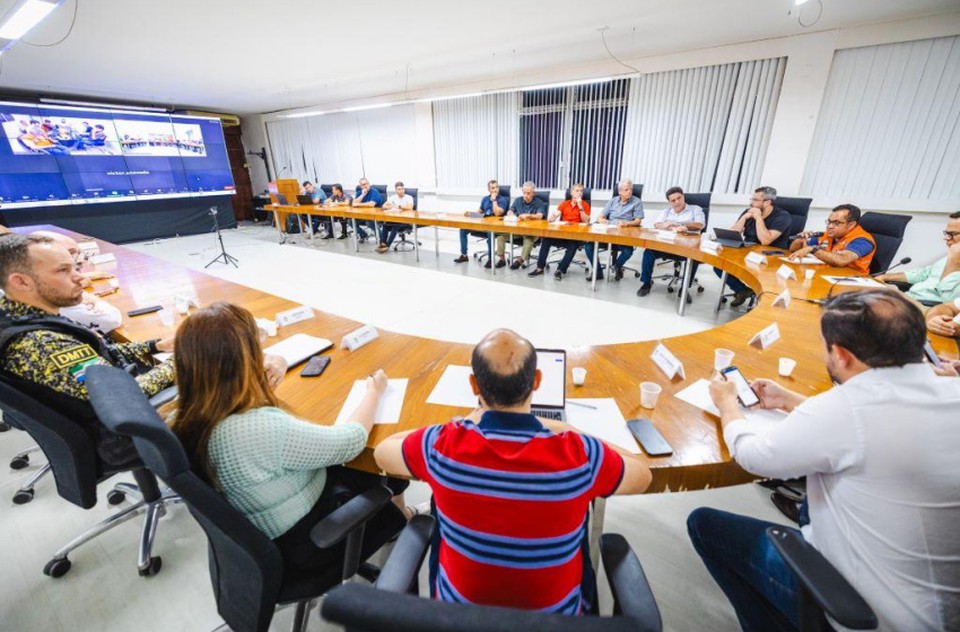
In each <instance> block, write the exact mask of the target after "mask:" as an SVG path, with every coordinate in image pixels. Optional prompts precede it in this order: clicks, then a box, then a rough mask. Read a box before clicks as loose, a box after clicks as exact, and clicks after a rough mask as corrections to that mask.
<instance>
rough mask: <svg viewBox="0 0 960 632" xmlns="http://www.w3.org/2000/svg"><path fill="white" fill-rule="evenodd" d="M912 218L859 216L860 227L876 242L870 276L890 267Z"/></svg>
mask: <svg viewBox="0 0 960 632" xmlns="http://www.w3.org/2000/svg"><path fill="white" fill-rule="evenodd" d="M912 219H913V217H912V216H910V215H898V214H896V213H876V212H867V213H864V214H863V215H861V216H860V226H861V227H862V228H863V230H865V231H867V232H868V233H870V234H871V235H872V236H873V240H874V241H875V242H877V252H876V253H874V255H873V260H872V261H871V262H870V274H876V273H877V272H882V271H884V270H886V269H887V268H889V267H890V265H891V264H892V263H893V258H894V257H896V256H897V251H898V250H900V244H902V243H903V235H904V233H905V232H906V231H907V224H909V223H910V220H912Z"/></svg>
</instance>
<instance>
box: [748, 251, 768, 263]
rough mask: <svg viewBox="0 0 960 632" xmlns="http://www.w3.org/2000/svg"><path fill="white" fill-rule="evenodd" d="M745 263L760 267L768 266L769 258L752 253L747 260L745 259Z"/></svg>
mask: <svg viewBox="0 0 960 632" xmlns="http://www.w3.org/2000/svg"><path fill="white" fill-rule="evenodd" d="M744 261H746V262H747V263H753V264H755V265H758V266H765V265H767V258H766V257H764V256H763V255H762V254H760V253H759V252H751V253H749V254H748V255H747V257H746V259H744Z"/></svg>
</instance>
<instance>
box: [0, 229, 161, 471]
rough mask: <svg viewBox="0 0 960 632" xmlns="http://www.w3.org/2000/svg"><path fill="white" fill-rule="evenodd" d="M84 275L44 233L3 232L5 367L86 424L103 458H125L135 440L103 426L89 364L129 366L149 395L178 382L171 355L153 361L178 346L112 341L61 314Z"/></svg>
mask: <svg viewBox="0 0 960 632" xmlns="http://www.w3.org/2000/svg"><path fill="white" fill-rule="evenodd" d="M82 280H83V277H82V275H81V274H80V273H79V272H77V269H76V265H75V262H74V259H73V257H72V256H71V255H70V253H69V252H68V251H67V249H66V248H64V247H63V246H62V245H60V244H57V243H55V242H54V241H53V240H51V239H49V238H45V237H36V236H23V235H16V234H11V235H4V236H2V237H0V288H2V289H3V291H4V293H5V296H4V297H3V298H0V371H2V372H3V373H4V374H5V375H6V376H7V377H8V378H10V379H11V381H12V382H13V383H14V384H15V385H17V386H18V387H20V388H22V390H24V392H26V393H28V394H29V395H32V396H33V397H35V398H38V399H42V400H43V401H45V402H46V403H48V404H51V405H53V406H54V407H55V408H57V409H58V410H60V411H61V412H63V413H64V414H65V415H66V416H68V417H70V418H71V419H75V420H77V421H78V423H80V424H81V425H83V427H84V429H85V430H86V431H87V432H88V434H90V435H91V438H92V439H93V440H94V441H95V443H96V445H97V452H98V454H100V456H101V458H103V459H104V460H105V461H107V462H109V463H115V464H118V463H123V462H126V461H128V460H130V459H131V458H133V457H135V452H134V450H133V447H132V445H131V444H130V442H129V441H128V440H126V439H122V438H120V437H117V436H115V435H112V434H111V433H109V432H108V431H107V430H106V428H104V427H103V426H102V425H100V423H99V421H98V420H97V418H96V416H95V415H94V413H93V410H92V408H91V407H90V405H89V403H88V401H87V400H88V397H87V389H86V385H85V381H86V370H87V367H89V366H91V365H93V364H106V365H112V366H119V367H123V368H127V369H128V370H131V371H132V372H133V373H135V374H136V380H137V383H138V384H139V385H140V388H141V389H142V390H143V392H144V393H145V394H146V395H147V396H153V395H155V394H157V393H158V392H160V391H161V390H163V389H164V388H166V387H168V386H171V385H172V384H173V380H174V372H173V364H172V362H170V361H167V362H163V363H161V364H159V365H157V366H153V364H154V363H153V360H152V358H151V354H154V353H157V352H159V351H172V350H173V339H172V338H168V339H164V340H153V341H149V342H133V343H122V344H111V343H110V342H108V341H107V340H105V339H104V338H102V337H101V336H100V335H99V334H97V333H95V332H94V331H92V330H90V329H88V328H86V327H83V326H82V325H80V324H79V323H76V322H74V321H71V320H69V319H67V318H63V317H61V316H59V313H60V308H62V307H71V306H73V305H77V304H78V303H79V302H80V301H81V299H82V296H83V287H82Z"/></svg>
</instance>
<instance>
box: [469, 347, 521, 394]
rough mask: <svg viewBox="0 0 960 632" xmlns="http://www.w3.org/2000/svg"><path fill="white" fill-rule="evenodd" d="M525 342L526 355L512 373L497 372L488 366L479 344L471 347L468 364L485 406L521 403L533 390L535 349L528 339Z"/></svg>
mask: <svg viewBox="0 0 960 632" xmlns="http://www.w3.org/2000/svg"><path fill="white" fill-rule="evenodd" d="M525 342H526V348H527V357H525V358H524V359H523V364H522V365H521V366H520V369H519V370H518V371H516V372H515V373H513V374H510V375H504V374H502V373H497V372H496V371H495V370H494V369H493V367H491V366H490V363H489V362H488V360H487V358H486V357H485V356H484V354H483V352H482V351H480V346H481V345H477V346H476V347H474V348H473V357H472V358H471V360H470V364H471V365H472V367H473V376H474V377H475V378H476V380H477V387H478V388H479V389H480V397H482V398H483V401H484V402H485V403H486V404H487V406H489V407H491V408H501V407H508V406H516V405H518V404H522V403H523V402H524V401H526V399H527V398H528V397H530V393H532V392H533V379H534V376H535V375H536V373H537V351H536V349H534V348H533V345H532V344H530V342H529V341H525Z"/></svg>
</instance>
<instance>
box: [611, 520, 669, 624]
mask: <svg viewBox="0 0 960 632" xmlns="http://www.w3.org/2000/svg"><path fill="white" fill-rule="evenodd" d="M600 558H601V559H602V560H603V570H604V572H605V573H606V575H607V581H608V582H609V583H610V590H611V592H612V593H613V604H614V605H613V613H614V615H620V614H622V615H623V616H624V617H626V618H628V619H630V620H632V621H634V622H635V626H636V627H635V628H634V629H636V630H645V631H646V630H648V631H649V632H660V630H662V629H663V621H662V620H661V618H660V609H659V608H658V607H657V600H656V599H655V598H654V596H653V591H652V590H650V584H649V583H648V582H647V576H646V575H645V574H644V573H643V567H642V566H641V565H640V560H639V559H637V555H636V554H635V553H634V552H633V549H632V548H630V545H629V544H628V543H627V540H626V539H625V538H624V537H623V536H622V535H620V534H619V533H605V534H603V535H602V536H600Z"/></svg>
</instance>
